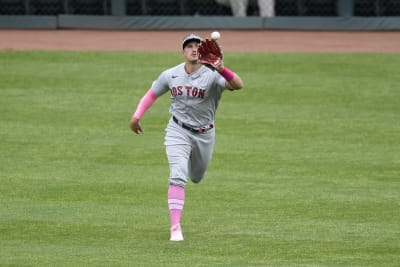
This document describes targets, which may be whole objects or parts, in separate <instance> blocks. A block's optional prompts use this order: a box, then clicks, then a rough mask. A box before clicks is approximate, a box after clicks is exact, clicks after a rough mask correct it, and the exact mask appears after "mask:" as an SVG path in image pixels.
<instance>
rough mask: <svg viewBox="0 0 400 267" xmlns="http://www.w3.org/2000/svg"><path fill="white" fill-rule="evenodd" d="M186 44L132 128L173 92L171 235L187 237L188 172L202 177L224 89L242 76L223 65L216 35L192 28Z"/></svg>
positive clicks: (154, 86) (169, 150)
mask: <svg viewBox="0 0 400 267" xmlns="http://www.w3.org/2000/svg"><path fill="white" fill-rule="evenodd" d="M182 48H183V56H184V58H185V62H184V63H181V64H179V65H177V66H175V67H172V68H170V69H168V70H166V71H164V72H162V73H161V74H160V76H159V77H158V78H157V79H156V80H155V81H154V82H153V83H152V85H151V88H150V89H149V90H148V91H147V93H146V94H145V95H144V96H143V98H142V99H141V100H140V102H139V104H138V106H137V108H136V111H135V112H134V114H133V116H132V119H131V121H130V128H131V129H132V131H134V132H135V133H136V134H140V133H142V132H143V128H142V126H141V124H140V119H141V118H142V116H143V114H144V113H145V112H146V110H148V109H149V108H150V107H151V106H152V104H153V103H154V102H155V101H156V99H157V98H158V97H160V96H161V95H164V94H165V93H167V92H168V93H169V95H170V99H171V106H170V109H169V112H170V113H171V119H170V120H169V123H168V125H167V128H166V134H165V148H166V154H167V158H168V162H169V169H170V177H169V187H168V207H169V213H170V220H171V228H170V234H171V236H170V240H171V241H182V240H183V234H182V229H181V224H180V221H181V214H182V210H183V206H184V203H185V186H186V184H187V182H188V178H190V179H191V181H193V182H194V183H199V182H200V181H201V180H202V179H203V178H204V176H205V173H206V170H207V167H208V165H209V163H210V160H211V156H212V153H213V149H214V143H215V124H214V118H215V113H216V110H217V107H218V103H219V100H220V98H221V95H222V93H223V92H224V91H225V90H226V89H228V90H236V89H241V88H242V87H243V82H242V80H241V78H240V77H239V76H238V75H237V74H235V73H234V72H233V71H231V70H230V69H228V68H227V67H225V66H224V63H223V60H222V52H221V51H220V50H219V46H218V44H217V43H216V42H215V41H213V40H208V39H206V40H203V39H202V38H201V37H200V36H198V35H195V34H189V35H187V36H185V37H184V39H183V42H182ZM200 51H201V53H200ZM200 57H201V58H202V60H200Z"/></svg>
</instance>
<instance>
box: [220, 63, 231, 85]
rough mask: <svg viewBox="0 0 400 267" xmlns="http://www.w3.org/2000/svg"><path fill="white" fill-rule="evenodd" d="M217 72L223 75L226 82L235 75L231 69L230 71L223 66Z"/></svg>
mask: <svg viewBox="0 0 400 267" xmlns="http://www.w3.org/2000/svg"><path fill="white" fill-rule="evenodd" d="M219 74H221V76H222V77H224V78H225V80H226V81H227V82H230V81H232V80H233V78H234V77H235V73H234V72H233V71H231V70H230V69H228V68H227V67H224V68H223V69H222V70H221V71H220V72H219Z"/></svg>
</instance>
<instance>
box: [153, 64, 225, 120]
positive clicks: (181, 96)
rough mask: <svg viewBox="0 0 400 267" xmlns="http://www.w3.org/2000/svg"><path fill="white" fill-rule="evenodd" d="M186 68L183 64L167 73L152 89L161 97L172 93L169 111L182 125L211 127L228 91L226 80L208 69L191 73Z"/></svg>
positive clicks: (160, 77)
mask: <svg viewBox="0 0 400 267" xmlns="http://www.w3.org/2000/svg"><path fill="white" fill-rule="evenodd" d="M184 66H185V63H182V64H179V65H178V66H176V67H173V68H170V69H168V70H166V71H164V72H163V73H161V75H160V76H159V77H158V79H157V80H156V81H154V82H153V84H152V86H151V88H152V90H153V92H154V93H155V94H156V95H158V96H160V95H162V94H164V93H166V92H168V91H170V93H171V107H170V110H169V111H170V113H171V114H172V115H173V116H175V117H176V118H177V119H178V120H180V121H181V122H183V123H185V124H187V125H190V126H192V127H200V126H203V125H208V124H211V123H213V122H214V117H215V113H216V110H217V108H218V103H219V100H220V98H221V94H222V92H223V91H224V90H225V79H224V78H223V77H222V76H221V75H219V73H218V72H216V71H212V70H210V69H209V68H207V67H205V66H202V67H201V68H200V69H198V70H197V71H196V72H194V73H191V74H187V73H186V71H185V67H184Z"/></svg>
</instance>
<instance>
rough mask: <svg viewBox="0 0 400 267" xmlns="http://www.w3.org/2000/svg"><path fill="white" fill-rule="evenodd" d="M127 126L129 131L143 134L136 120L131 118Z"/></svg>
mask: <svg viewBox="0 0 400 267" xmlns="http://www.w3.org/2000/svg"><path fill="white" fill-rule="evenodd" d="M129 126H130V127H131V130H132V131H134V132H135V133H136V134H140V133H143V129H142V126H140V123H139V120H138V119H135V118H132V120H131V122H130V123H129Z"/></svg>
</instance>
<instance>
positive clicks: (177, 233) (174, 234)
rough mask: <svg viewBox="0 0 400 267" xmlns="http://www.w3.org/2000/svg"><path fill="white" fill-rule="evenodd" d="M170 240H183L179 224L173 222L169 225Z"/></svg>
mask: <svg viewBox="0 0 400 267" xmlns="http://www.w3.org/2000/svg"><path fill="white" fill-rule="evenodd" d="M169 240H170V241H183V234H182V229H181V225H180V224H179V223H178V224H175V225H173V226H172V227H171V238H170V239H169Z"/></svg>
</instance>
